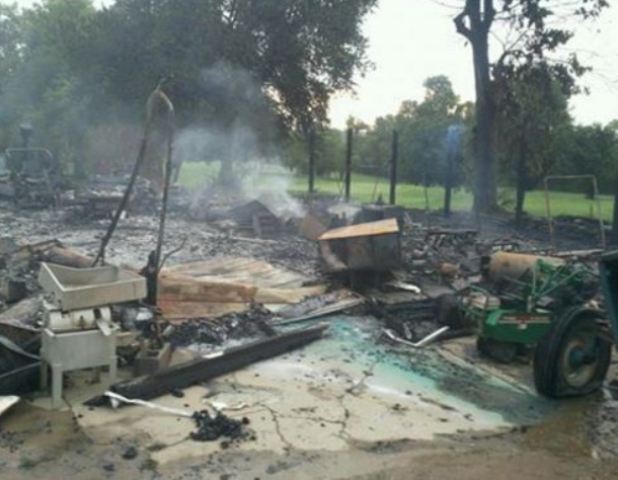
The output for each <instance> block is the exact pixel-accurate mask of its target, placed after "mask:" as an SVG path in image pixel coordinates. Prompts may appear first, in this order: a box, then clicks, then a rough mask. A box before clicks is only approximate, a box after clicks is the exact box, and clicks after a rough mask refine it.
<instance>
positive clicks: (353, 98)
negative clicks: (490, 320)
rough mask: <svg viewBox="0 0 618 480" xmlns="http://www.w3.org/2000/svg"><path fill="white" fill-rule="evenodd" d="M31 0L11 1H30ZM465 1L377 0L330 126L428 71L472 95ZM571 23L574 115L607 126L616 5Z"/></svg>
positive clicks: (393, 96)
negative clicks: (576, 80) (459, 12)
mask: <svg viewBox="0 0 618 480" xmlns="http://www.w3.org/2000/svg"><path fill="white" fill-rule="evenodd" d="M112 1H113V0H95V2H94V3H95V5H101V4H109V3H111V2H112ZM178 1H182V0H178ZM256 1H259V0H256ZM35 2H36V0H17V2H16V3H18V4H20V5H23V6H29V5H31V4H32V3H35ZM462 2H463V0H379V4H378V7H377V8H376V9H375V10H374V11H373V12H372V13H371V14H370V15H369V16H368V17H367V18H366V19H365V22H364V24H363V31H364V33H365V35H366V37H367V38H368V41H369V45H368V51H367V55H368V58H369V60H370V61H371V62H373V64H374V68H373V69H372V70H370V71H369V72H368V73H367V74H366V75H365V76H363V77H361V76H359V75H357V76H356V78H355V82H356V88H355V93H354V94H351V93H341V94H337V95H335V97H334V98H333V99H332V100H331V104H330V110H329V116H330V119H331V122H332V124H333V126H335V127H339V128H340V127H343V126H345V122H346V119H347V118H348V117H349V116H350V115H351V116H354V117H356V118H358V119H360V120H363V121H364V122H367V123H370V124H371V123H373V121H374V120H375V118H377V117H379V116H384V115H387V114H389V113H396V112H397V110H398V108H399V105H400V104H401V102H402V101H404V100H422V98H423V95H424V89H423V81H424V80H425V79H426V78H427V77H430V76H433V75H446V76H448V77H449V78H450V79H451V81H452V83H453V87H454V90H455V92H456V93H457V94H458V95H459V96H460V97H461V99H462V100H473V99H474V77H473V71H472V52H471V49H470V47H469V46H467V45H466V44H465V40H464V39H463V37H461V36H460V35H458V34H457V33H456V32H455V28H454V26H453V22H452V18H453V16H454V15H455V13H456V10H455V9H453V8H452V6H456V5H460V4H461V3H462ZM0 3H15V0H0ZM611 3H614V4H616V3H617V2H615V1H613V2H611ZM572 27H573V29H574V30H575V37H574V38H573V39H572V40H571V42H570V43H569V45H568V50H565V52H564V53H565V54H566V53H568V52H571V51H573V52H576V53H577V54H578V56H579V58H580V61H581V62H582V63H583V64H585V65H588V66H591V67H593V71H592V72H591V73H588V74H586V76H585V77H583V78H582V79H581V80H580V85H581V86H583V87H587V88H588V89H589V90H590V94H589V95H579V96H577V97H575V98H574V99H572V101H571V113H572V115H573V117H574V118H575V120H576V122H578V123H582V124H590V123H595V122H598V123H602V124H605V123H607V122H609V121H611V120H614V119H617V118H618V6H617V5H614V6H613V7H611V8H609V9H607V10H605V11H604V12H603V14H602V16H601V18H600V19H599V20H598V21H590V22H583V23H578V24H573V25H572ZM491 47H492V53H493V55H496V54H499V53H500V51H499V44H498V43H497V42H495V41H493V42H492V44H491Z"/></svg>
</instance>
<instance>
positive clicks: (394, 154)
mask: <svg viewBox="0 0 618 480" xmlns="http://www.w3.org/2000/svg"><path fill="white" fill-rule="evenodd" d="M398 158H399V133H398V132H397V130H394V131H393V146H392V151H391V169H390V180H391V188H390V196H389V203H390V204H391V205H395V203H396V202H397V160H398Z"/></svg>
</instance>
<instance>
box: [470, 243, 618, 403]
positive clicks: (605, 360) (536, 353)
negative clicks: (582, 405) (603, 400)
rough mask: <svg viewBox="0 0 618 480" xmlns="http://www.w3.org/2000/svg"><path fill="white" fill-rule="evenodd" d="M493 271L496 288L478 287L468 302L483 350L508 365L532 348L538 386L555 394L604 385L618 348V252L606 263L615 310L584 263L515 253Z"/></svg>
mask: <svg viewBox="0 0 618 480" xmlns="http://www.w3.org/2000/svg"><path fill="white" fill-rule="evenodd" d="M494 263H496V262H494ZM500 273H502V275H500ZM492 274H493V277H494V278H493V281H492V282H491V285H492V286H491V288H490V289H483V288H479V287H476V288H473V289H472V291H471V293H470V295H469V296H468V298H467V299H466V302H465V310H466V314H467V316H468V318H471V319H472V320H474V321H475V322H476V325H477V328H478V341H477V346H478V349H479V351H480V352H481V353H482V354H485V355H487V356H490V357H492V358H494V359H496V360H498V361H501V362H511V361H513V360H515V358H516V357H517V356H518V355H519V354H527V353H531V354H532V355H533V368H534V383H535V386H536V389H537V391H538V392H539V393H540V394H542V395H545V396H547V397H551V398H562V397H573V396H581V395H586V394H588V393H591V392H593V391H595V390H598V389H599V388H600V387H601V385H602V384H603V381H604V379H605V376H606V374H607V370H608V368H609V365H610V359H611V350H612V345H613V338H612V335H611V328H610V325H609V322H608V320H607V316H608V315H607V314H608V313H609V316H610V318H611V319H612V321H613V322H615V321H616V318H617V315H616V313H618V311H617V310H615V306H614V304H613V303H612V301H611V300H610V299H611V297H610V296H609V292H611V291H613V292H615V294H616V295H617V296H618V252H616V253H615V254H613V256H611V255H609V256H608V255H606V256H604V257H603V260H602V262H601V284H602V285H603V288H604V291H605V295H606V298H607V299H608V300H607V302H606V303H607V307H608V308H607V312H605V311H604V310H603V309H602V308H600V307H599V306H598V304H597V303H596V302H595V301H594V297H595V295H596V293H597V290H598V284H599V282H598V277H597V276H596V275H595V274H594V272H592V270H590V269H589V268H588V267H587V266H585V265H583V264H581V263H569V262H565V261H563V260H561V259H556V258H548V257H534V256H530V255H520V254H510V253H509V254H504V255H502V256H501V257H500V258H499V259H498V262H497V266H496V265H494V266H493V271H492V267H491V266H490V267H489V268H488V269H487V270H486V276H492ZM611 282H613V283H611ZM616 307H618V298H616Z"/></svg>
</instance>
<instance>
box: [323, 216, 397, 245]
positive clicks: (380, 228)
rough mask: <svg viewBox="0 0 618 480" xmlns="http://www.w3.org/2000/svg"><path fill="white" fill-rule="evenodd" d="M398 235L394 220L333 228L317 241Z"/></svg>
mask: <svg viewBox="0 0 618 480" xmlns="http://www.w3.org/2000/svg"><path fill="white" fill-rule="evenodd" d="M392 233H399V225H398V224H397V220H395V219H394V218H388V219H386V220H380V221H377V222H369V223H360V224H358V225H348V226H347V227H340V228H335V229H333V230H329V231H328V232H325V233H323V234H322V235H320V237H319V238H318V240H343V239H348V238H356V237H370V236H375V235H387V234H392Z"/></svg>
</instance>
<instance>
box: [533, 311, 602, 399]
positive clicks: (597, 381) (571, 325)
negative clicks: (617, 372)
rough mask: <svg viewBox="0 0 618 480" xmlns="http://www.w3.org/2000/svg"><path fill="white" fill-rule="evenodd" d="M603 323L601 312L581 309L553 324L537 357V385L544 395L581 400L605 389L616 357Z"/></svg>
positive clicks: (569, 313)
mask: <svg viewBox="0 0 618 480" xmlns="http://www.w3.org/2000/svg"><path fill="white" fill-rule="evenodd" d="M602 320H603V319H602V317H601V316H600V314H599V312H596V311H594V310H589V309H583V308H581V307H580V308H573V309H570V310H568V311H566V312H565V313H564V314H563V315H561V316H560V317H559V318H557V319H555V320H554V321H553V322H552V325H551V328H550V329H549V331H548V332H547V334H545V336H544V337H543V338H542V339H541V341H540V342H539V344H538V345H537V347H536V350H535V353H534V384H535V386H536V389H537V391H538V392H539V393H540V394H542V395H545V396H547V397H550V398H562V397H577V396H582V395H587V394H589V393H592V392H594V391H596V390H598V389H599V388H600V387H601V385H602V384H603V381H604V379H605V375H606V374H607V370H608V368H609V364H610V360H611V353H612V344H611V342H610V341H609V340H608V338H607V335H603V329H602V325H601V324H602Z"/></svg>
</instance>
